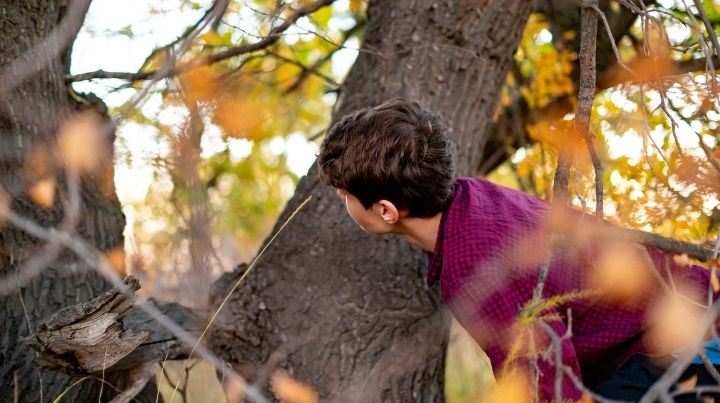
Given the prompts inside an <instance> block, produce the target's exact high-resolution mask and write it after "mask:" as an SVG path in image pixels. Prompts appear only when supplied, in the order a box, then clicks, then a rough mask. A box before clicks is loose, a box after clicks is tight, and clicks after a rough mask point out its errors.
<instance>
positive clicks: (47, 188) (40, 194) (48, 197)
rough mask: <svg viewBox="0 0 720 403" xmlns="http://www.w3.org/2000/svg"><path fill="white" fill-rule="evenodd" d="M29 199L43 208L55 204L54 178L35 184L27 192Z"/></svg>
mask: <svg viewBox="0 0 720 403" xmlns="http://www.w3.org/2000/svg"><path fill="white" fill-rule="evenodd" d="M28 194H29V195H30V198H31V199H32V200H33V201H34V202H35V203H37V204H38V205H39V206H41V207H43V208H50V207H52V206H53V203H54V202H55V178H45V179H42V180H40V181H38V182H36V183H35V184H34V185H33V186H32V187H31V188H30V190H29V191H28Z"/></svg>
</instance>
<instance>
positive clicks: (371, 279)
mask: <svg viewBox="0 0 720 403" xmlns="http://www.w3.org/2000/svg"><path fill="white" fill-rule="evenodd" d="M531 3H532V2H531V1H530V0H488V1H480V2H477V1H452V2H446V1H440V2H438V1H434V0H416V1H410V0H395V1H371V2H370V5H369V9H368V23H367V31H366V35H365V42H364V44H363V46H362V50H361V52H360V56H359V58H358V60H357V62H356V63H355V65H354V67H353V69H352V71H351V73H350V76H349V77H348V80H347V83H346V85H345V86H344V88H343V95H342V102H341V103H340V108H339V109H338V110H337V111H336V114H335V116H334V117H335V118H338V117H340V116H342V115H344V114H346V113H348V112H351V111H353V110H355V109H357V108H360V107H364V106H369V105H374V104H378V103H380V102H382V101H384V100H386V99H389V98H394V97H402V98H406V99H410V100H415V101H418V102H419V103H420V104H421V105H422V106H423V107H425V108H427V109H430V110H432V111H435V112H437V113H439V114H441V115H442V116H443V117H444V118H445V120H446V121H447V123H448V126H449V132H450V136H451V137H452V139H453V141H454V143H455V147H456V156H457V167H458V173H459V174H461V175H467V174H472V173H473V172H474V169H475V167H477V166H478V163H479V162H480V159H481V157H482V155H483V151H484V147H485V144H486V142H487V133H488V131H487V127H488V125H489V123H490V121H491V117H492V114H493V112H494V111H495V109H496V106H497V101H498V96H499V92H500V88H501V86H502V84H503V83H504V81H505V77H506V74H507V72H508V70H509V69H510V67H511V64H512V63H513V54H514V51H515V48H516V46H517V43H518V41H519V39H520V35H521V33H522V30H523V27H524V25H525V22H526V19H527V17H528V15H529V12H530V9H531ZM309 195H312V196H313V199H312V201H311V202H310V204H309V205H308V206H307V207H306V208H305V209H304V210H303V211H302V212H300V214H299V215H298V217H297V218H296V219H295V220H294V221H293V222H292V223H291V224H290V225H289V226H288V227H287V229H286V230H285V231H284V232H283V233H281V234H280V236H279V237H278V238H277V239H276V240H275V243H274V244H273V245H271V246H270V249H269V250H268V252H267V254H266V255H265V256H263V257H262V258H261V260H260V261H259V263H258V264H257V266H256V267H255V268H254V269H253V270H254V271H253V272H252V273H250V274H249V276H248V278H247V279H246V281H245V283H244V284H243V285H242V286H241V287H240V288H239V289H238V291H236V292H235V293H234V294H233V295H232V296H231V298H230V300H229V301H228V303H227V304H226V305H225V306H224V308H223V311H222V313H221V315H220V316H219V317H218V318H217V320H216V322H215V327H214V329H213V332H212V334H211V335H210V336H209V337H208V343H209V344H210V346H211V347H212V348H213V349H214V351H215V352H216V353H218V354H220V355H221V356H222V357H223V358H224V359H225V360H227V361H228V362H229V363H230V364H231V365H233V366H234V367H235V368H236V369H238V370H239V371H241V372H242V373H243V374H245V375H246V376H248V377H249V378H250V379H252V380H254V381H256V382H259V383H260V384H263V383H264V382H265V381H266V379H264V378H265V375H263V374H267V372H268V370H270V369H271V368H268V366H267V365H264V364H265V363H269V365H274V364H279V366H281V367H283V368H285V369H286V370H287V371H288V372H289V373H290V375H291V376H294V377H296V378H298V379H299V380H301V381H303V382H305V383H307V384H309V385H310V386H311V387H312V388H314V389H316V390H317V391H318V393H319V394H320V396H321V398H322V399H323V400H329V401H342V402H353V401H355V402H375V401H401V402H405V401H442V400H443V377H444V370H445V368H444V367H445V349H446V346H447V338H448V323H449V322H448V318H447V314H446V313H445V310H444V309H443V308H442V307H441V302H440V299H439V296H438V295H437V292H436V291H437V290H436V289H435V290H431V291H428V289H427V286H426V285H425V282H424V275H425V265H424V262H425V258H424V256H423V254H422V253H421V252H420V251H418V250H415V249H413V248H411V247H410V246H409V245H407V244H406V243H405V242H404V241H402V240H401V239H399V238H398V237H393V236H388V237H381V238H377V237H371V236H369V235H367V234H365V233H363V232H362V231H361V230H360V229H359V228H358V227H357V225H355V224H354V223H353V222H352V221H351V220H350V219H349V218H348V217H347V213H346V212H345V208H344V206H343V205H342V203H340V202H339V201H338V200H337V198H336V197H335V195H334V191H333V190H332V189H330V188H328V187H326V186H324V185H322V184H321V183H320V182H319V180H318V178H317V175H316V172H315V168H314V167H313V168H312V169H311V171H310V173H309V174H308V176H306V177H304V178H303V179H302V180H301V181H300V184H299V185H298V188H297V190H296V193H295V196H294V197H293V198H292V200H291V201H290V202H289V203H288V206H287V208H286V210H285V212H284V213H283V214H282V216H281V217H280V220H279V223H282V222H284V220H285V219H287V218H288V217H289V215H290V214H291V212H292V211H293V210H294V209H295V208H296V207H297V206H298V205H299V204H300V203H301V202H302V201H303V200H304V199H305V198H306V197H308V196H309ZM277 228H279V225H278V226H276V229H277ZM244 270H245V266H241V267H239V268H238V269H236V270H235V271H234V272H233V273H229V274H227V275H225V276H223V277H222V278H221V279H220V280H218V281H217V282H216V283H215V285H214V288H213V290H212V292H211V306H212V309H216V308H217V307H218V306H219V304H220V303H221V301H222V300H223V298H224V297H225V295H226V293H227V292H228V291H229V290H230V289H231V288H232V286H233V284H234V283H235V282H236V281H237V280H238V278H239V276H240V275H241V273H242V272H243V271H244Z"/></svg>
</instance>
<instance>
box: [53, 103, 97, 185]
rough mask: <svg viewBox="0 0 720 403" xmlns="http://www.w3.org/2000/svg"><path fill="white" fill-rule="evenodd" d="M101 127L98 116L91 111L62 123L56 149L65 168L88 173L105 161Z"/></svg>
mask: <svg viewBox="0 0 720 403" xmlns="http://www.w3.org/2000/svg"><path fill="white" fill-rule="evenodd" d="M101 129H102V128H101V122H100V117H99V116H98V115H96V114H95V113H93V112H87V113H81V114H78V115H76V116H74V117H72V118H70V119H68V120H67V121H66V122H65V123H64V124H63V125H62V127H61V128H60V133H59V135H58V151H59V152H60V157H61V158H62V161H63V163H64V164H65V167H66V168H67V169H69V170H71V171H74V172H77V173H88V172H92V171H94V170H95V169H96V168H97V167H98V166H99V164H100V162H101V161H106V154H107V152H108V147H107V146H105V145H104V144H103V139H102V133H101Z"/></svg>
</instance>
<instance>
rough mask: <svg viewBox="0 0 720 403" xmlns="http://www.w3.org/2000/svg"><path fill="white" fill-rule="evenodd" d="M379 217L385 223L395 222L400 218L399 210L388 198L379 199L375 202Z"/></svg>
mask: <svg viewBox="0 0 720 403" xmlns="http://www.w3.org/2000/svg"><path fill="white" fill-rule="evenodd" d="M377 206H378V212H379V213H380V217H381V218H382V219H383V221H385V223H386V224H391V225H392V224H395V223H397V221H398V220H399V219H400V214H401V212H400V211H399V210H398V209H397V207H395V205H394V204H393V203H392V202H391V201H389V200H380V201H379V202H377Z"/></svg>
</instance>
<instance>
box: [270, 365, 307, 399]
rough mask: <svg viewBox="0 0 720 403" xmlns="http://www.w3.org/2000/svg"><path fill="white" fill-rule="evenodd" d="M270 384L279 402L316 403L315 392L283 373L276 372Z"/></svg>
mask: <svg viewBox="0 0 720 403" xmlns="http://www.w3.org/2000/svg"><path fill="white" fill-rule="evenodd" d="M271 382H272V388H273V392H274V393H275V396H277V398H278V399H280V400H281V401H284V402H288V403H316V402H317V401H318V394H317V392H315V391H314V390H312V389H311V388H310V387H308V386H307V385H305V384H304V383H302V382H299V381H297V380H295V379H293V378H291V377H290V376H289V375H288V374H287V373H285V372H283V371H276V372H275V373H274V374H273V376H272V380H271Z"/></svg>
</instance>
